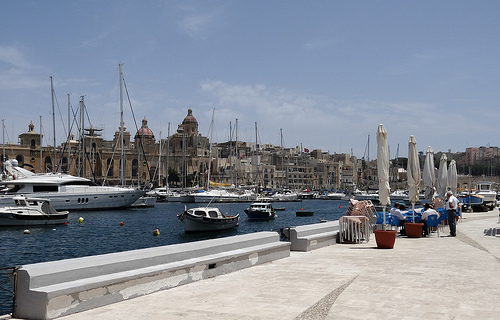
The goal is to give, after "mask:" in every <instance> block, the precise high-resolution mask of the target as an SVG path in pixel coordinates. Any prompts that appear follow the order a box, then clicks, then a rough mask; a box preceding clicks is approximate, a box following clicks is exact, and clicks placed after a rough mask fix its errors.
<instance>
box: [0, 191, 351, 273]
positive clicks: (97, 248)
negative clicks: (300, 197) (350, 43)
mask: <svg viewBox="0 0 500 320" xmlns="http://www.w3.org/2000/svg"><path fill="white" fill-rule="evenodd" d="M186 205H187V207H188V208H191V207H195V206H200V204H186ZM201 205H203V204H201ZM216 206H217V207H219V208H220V209H221V211H222V212H223V213H229V214H236V213H239V214H240V222H239V226H238V227H237V228H233V229H230V230H224V231H218V232H207V233H193V234H185V233H184V225H183V224H182V222H180V221H179V220H178V219H177V216H176V215H177V214H180V213H182V211H183V210H184V204H183V203H167V202H165V203H157V204H156V206H155V207H154V208H141V209H126V210H108V211H82V212H78V211H74V212H70V215H69V224H68V225H60V226H43V227H0V248H1V250H0V252H1V259H0V267H11V266H15V265H24V264H29V263H36V262H44V261H52V260H61V259H68V258H76V257H83V256H90V255H97V254H103V253H110V252H119V251H127V250H133V249H141V248H148V247H156V246H164V245H169V244H175V243H184V242H191V241H198V240H205V239H212V238H217V237H226V236H232V235H238V234H246V233H251V232H256V231H270V230H275V231H279V229H281V228H285V227H291V226H298V225H304V224H312V223H318V222H319V220H320V219H324V220H337V219H339V218H340V217H341V216H343V215H345V213H346V211H347V207H348V202H347V201H333V200H304V201H302V202H282V203H279V202H277V203H275V204H274V206H275V207H283V208H285V211H278V216H277V217H276V219H274V220H270V221H250V220H247V219H246V214H245V213H244V212H243V210H244V209H245V208H247V207H248V206H249V203H222V204H216ZM301 207H303V208H304V210H309V211H314V215H313V216H311V217H296V215H295V211H297V210H300V208H301ZM80 217H82V218H83V222H82V223H78V219H79V218H80ZM120 222H123V226H121V225H120ZM25 229H29V230H30V232H31V233H30V234H24V230H25ZM155 229H158V230H159V231H160V235H158V236H154V235H153V230H155Z"/></svg>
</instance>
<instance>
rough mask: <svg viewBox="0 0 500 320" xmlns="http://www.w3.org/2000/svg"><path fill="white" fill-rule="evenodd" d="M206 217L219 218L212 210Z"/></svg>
mask: <svg viewBox="0 0 500 320" xmlns="http://www.w3.org/2000/svg"><path fill="white" fill-rule="evenodd" d="M208 215H209V216H210V218H217V217H218V216H219V215H218V214H217V211H214V210H210V211H208Z"/></svg>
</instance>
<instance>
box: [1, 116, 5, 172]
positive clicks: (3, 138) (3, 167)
mask: <svg viewBox="0 0 500 320" xmlns="http://www.w3.org/2000/svg"><path fill="white" fill-rule="evenodd" d="M2 145H3V158H2V178H5V124H4V119H2Z"/></svg>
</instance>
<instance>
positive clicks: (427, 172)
mask: <svg viewBox="0 0 500 320" xmlns="http://www.w3.org/2000/svg"><path fill="white" fill-rule="evenodd" d="M435 170H436V169H435V168H434V151H433V150H432V148H431V147H430V146H428V147H427V150H426V151H425V162H424V172H423V178H424V185H425V198H426V199H428V200H429V202H430V201H432V197H433V196H434V187H435V185H436V171H435Z"/></svg>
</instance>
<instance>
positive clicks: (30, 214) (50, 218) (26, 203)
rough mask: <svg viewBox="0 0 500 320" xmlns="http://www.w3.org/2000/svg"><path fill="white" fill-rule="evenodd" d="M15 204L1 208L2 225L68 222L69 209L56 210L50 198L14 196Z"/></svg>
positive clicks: (0, 218) (0, 221)
mask: <svg viewBox="0 0 500 320" xmlns="http://www.w3.org/2000/svg"><path fill="white" fill-rule="evenodd" d="M12 200H14V203H15V206H12V207H1V208H0V226H34V225H54V224H64V223H67V222H68V214H69V213H68V211H61V212H58V211H56V210H55V209H54V208H53V207H52V206H51V205H50V202H49V200H47V199H40V198H29V197H24V196H16V197H13V199H12Z"/></svg>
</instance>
